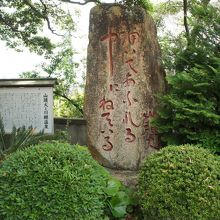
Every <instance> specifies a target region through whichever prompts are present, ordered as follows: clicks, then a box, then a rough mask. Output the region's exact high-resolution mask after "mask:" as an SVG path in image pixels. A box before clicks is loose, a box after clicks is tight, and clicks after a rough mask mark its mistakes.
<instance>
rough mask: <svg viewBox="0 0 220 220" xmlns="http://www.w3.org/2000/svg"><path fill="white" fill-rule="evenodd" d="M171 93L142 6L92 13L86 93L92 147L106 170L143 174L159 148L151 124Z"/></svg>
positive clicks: (105, 8)
mask: <svg viewBox="0 0 220 220" xmlns="http://www.w3.org/2000/svg"><path fill="white" fill-rule="evenodd" d="M164 89H165V78H164V72H163V71H162V69H161V65H160V49H159V46H158V42H157V36H156V29H155V25H154V23H153V20H152V18H151V17H150V16H149V15H148V14H147V13H146V12H145V10H144V9H142V8H138V7H137V8H134V9H132V11H128V10H127V9H126V8H124V7H123V6H119V5H113V4H103V5H100V6H96V7H94V8H93V9H92V10H91V12H90V27H89V46H88V55H87V77H86V91H85V117H86V120H87V129H88V146H89V149H90V151H91V152H92V154H93V156H94V157H95V158H96V159H97V160H98V161H99V162H100V163H101V164H103V165H104V166H106V167H109V168H115V169H122V170H137V169H138V167H139V165H140V163H141V161H143V158H144V157H145V156H146V155H147V154H149V153H150V152H151V151H153V150H155V149H157V148H159V141H158V135H157V132H156V130H155V128H153V127H151V126H150V124H149V121H150V119H151V118H152V117H154V115H155V107H156V102H155V98H154V95H155V94H157V93H158V92H163V91H164Z"/></svg>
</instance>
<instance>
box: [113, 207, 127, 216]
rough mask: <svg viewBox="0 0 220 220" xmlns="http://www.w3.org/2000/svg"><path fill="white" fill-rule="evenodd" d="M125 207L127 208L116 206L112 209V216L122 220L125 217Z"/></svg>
mask: <svg viewBox="0 0 220 220" xmlns="http://www.w3.org/2000/svg"><path fill="white" fill-rule="evenodd" d="M126 207H127V206H125V205H124V206H116V207H112V214H113V216H114V217H116V218H122V217H124V216H125V215H126V213H127V212H126Z"/></svg>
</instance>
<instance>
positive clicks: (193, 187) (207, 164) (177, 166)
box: [139, 145, 220, 220]
mask: <svg viewBox="0 0 220 220" xmlns="http://www.w3.org/2000/svg"><path fill="white" fill-rule="evenodd" d="M218 159H219V158H217V156H214V155H212V154H210V153H209V151H207V150H206V149H202V148H198V147H195V146H191V145H182V146H178V147H177V146H168V147H166V148H163V149H162V150H161V151H159V152H157V153H155V154H152V155H150V156H149V157H148V158H147V159H146V160H145V162H144V164H143V167H142V169H141V172H140V176H139V185H140V186H139V196H140V203H141V206H142V209H143V212H144V214H145V216H146V219H157V220H160V219H169V220H172V219H178V220H181V219H182V220H185V219H193V220H196V219H199V220H208V219H210V220H217V219H219V216H220V164H219V160H218Z"/></svg>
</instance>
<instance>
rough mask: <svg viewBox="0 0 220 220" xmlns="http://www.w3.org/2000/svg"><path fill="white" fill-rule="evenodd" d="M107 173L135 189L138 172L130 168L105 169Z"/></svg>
mask: <svg viewBox="0 0 220 220" xmlns="http://www.w3.org/2000/svg"><path fill="white" fill-rule="evenodd" d="M107 170H108V171H109V173H110V174H111V175H112V176H114V177H115V178H117V179H118V180H120V181H121V182H122V183H123V184H124V185H125V186H128V187H129V188H133V189H137V187H138V172H137V171H130V170H113V169H107Z"/></svg>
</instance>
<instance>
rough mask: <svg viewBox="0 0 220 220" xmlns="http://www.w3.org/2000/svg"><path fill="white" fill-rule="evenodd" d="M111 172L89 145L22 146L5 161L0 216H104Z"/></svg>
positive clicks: (74, 219) (0, 173) (81, 219)
mask: <svg viewBox="0 0 220 220" xmlns="http://www.w3.org/2000/svg"><path fill="white" fill-rule="evenodd" d="M106 178H107V175H106V171H105V170H104V169H103V168H102V167H101V166H100V165H99V164H98V163H97V162H96V161H95V160H94V159H93V158H92V157H91V156H90V154H89V152H88V151H87V149H86V148H84V147H80V146H71V145H69V144H63V143H62V144H61V143H53V144H44V145H36V146H34V147H30V148H27V149H25V150H23V151H18V152H16V153H14V154H12V155H11V156H9V157H8V158H7V159H6V160H5V161H3V163H2V164H1V165H0V219H16V220H17V219H22V220H25V219H28V220H30V219H47V220H48V219H71V220H93V219H96V220H97V219H102V216H103V208H104V205H105V204H104V192H103V191H104V188H105V187H106V182H107V181H106Z"/></svg>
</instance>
